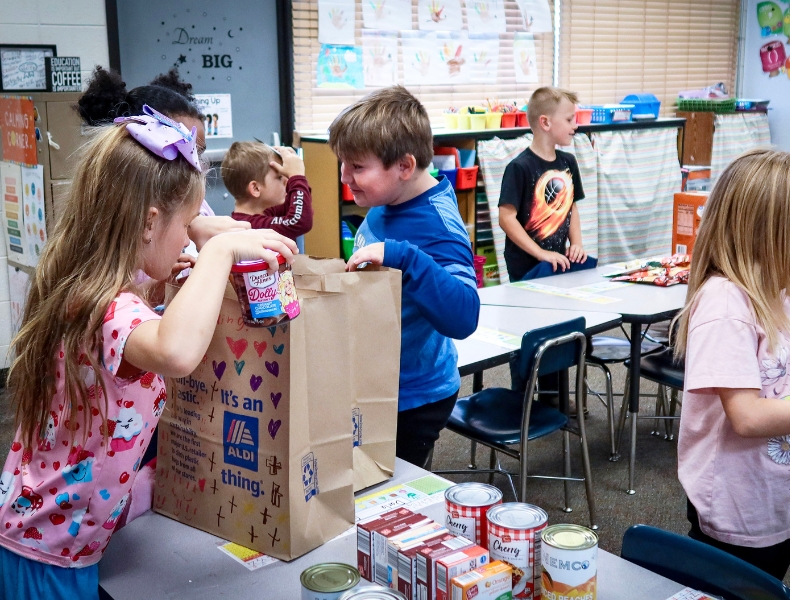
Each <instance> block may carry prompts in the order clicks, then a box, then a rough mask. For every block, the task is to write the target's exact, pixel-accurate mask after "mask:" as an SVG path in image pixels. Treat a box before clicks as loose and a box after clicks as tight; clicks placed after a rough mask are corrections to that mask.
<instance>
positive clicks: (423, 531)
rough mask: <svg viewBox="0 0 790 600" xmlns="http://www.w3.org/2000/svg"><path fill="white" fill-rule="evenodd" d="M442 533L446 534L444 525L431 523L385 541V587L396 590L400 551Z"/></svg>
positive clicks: (418, 544)
mask: <svg viewBox="0 0 790 600" xmlns="http://www.w3.org/2000/svg"><path fill="white" fill-rule="evenodd" d="M444 533H448V531H447V528H446V527H445V526H444V525H442V524H441V523H436V522H435V521H431V522H430V523H428V524H426V525H424V526H422V527H420V528H417V529H414V530H412V531H409V532H406V533H401V534H400V535H398V536H395V537H394V538H390V539H389V540H387V585H388V586H389V587H391V588H394V589H398V565H399V563H398V554H399V553H400V552H401V550H404V549H407V548H412V547H414V546H420V545H421V544H422V542H423V540H428V539H430V538H432V537H435V536H437V535H442V534H444Z"/></svg>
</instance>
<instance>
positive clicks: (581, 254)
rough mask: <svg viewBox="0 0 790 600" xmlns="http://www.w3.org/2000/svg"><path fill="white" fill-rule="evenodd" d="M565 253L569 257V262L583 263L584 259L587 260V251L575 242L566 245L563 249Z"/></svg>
mask: <svg viewBox="0 0 790 600" xmlns="http://www.w3.org/2000/svg"><path fill="white" fill-rule="evenodd" d="M565 255H566V256H567V257H568V258H569V259H570V261H571V262H575V263H583V262H584V261H585V260H587V253H586V252H585V251H584V248H582V247H581V246H578V245H575V244H571V245H570V246H568V249H567V250H566V251H565Z"/></svg>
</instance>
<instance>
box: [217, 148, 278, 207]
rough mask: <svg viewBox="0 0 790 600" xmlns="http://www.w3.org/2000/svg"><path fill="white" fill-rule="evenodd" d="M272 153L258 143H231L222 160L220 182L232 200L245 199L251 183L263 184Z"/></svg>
mask: <svg viewBox="0 0 790 600" xmlns="http://www.w3.org/2000/svg"><path fill="white" fill-rule="evenodd" d="M274 158H275V156H274V153H273V152H272V151H271V150H269V149H268V148H267V147H266V146H265V145H263V144H261V143H260V142H233V144H231V146H230V148H229V149H228V153H227V154H226V155H225V158H224V159H222V182H223V183H224V184H225V187H226V188H228V191H229V192H230V194H231V196H233V197H234V198H246V197H247V186H248V185H249V184H250V182H251V181H259V182H263V180H264V178H265V177H266V173H268V172H269V168H270V167H269V163H270V162H271V161H272V160H274Z"/></svg>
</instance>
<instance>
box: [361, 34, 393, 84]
mask: <svg viewBox="0 0 790 600" xmlns="http://www.w3.org/2000/svg"><path fill="white" fill-rule="evenodd" d="M362 52H363V56H364V60H363V64H364V67H365V86H366V87H386V86H390V85H395V84H396V83H397V78H398V32H397V31H373V30H362Z"/></svg>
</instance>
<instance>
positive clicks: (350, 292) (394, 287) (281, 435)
mask: <svg viewBox="0 0 790 600" xmlns="http://www.w3.org/2000/svg"><path fill="white" fill-rule="evenodd" d="M337 262H339V263H341V264H342V261H322V260H315V259H310V258H309V257H300V258H299V260H298V262H297V263H295V265H294V272H295V273H297V274H296V275H295V277H294V279H295V283H296V288H297V293H298V297H299V302H300V305H301V314H300V315H299V316H298V317H296V318H295V319H294V320H292V321H290V322H286V323H281V324H278V325H276V326H272V327H248V326H246V325H245V324H244V322H243V319H242V315H241V307H240V305H239V300H238V297H237V295H236V293H235V291H234V290H233V288H232V286H230V284H229V285H228V286H227V288H226V291H225V296H224V299H223V301H222V307H221V310H220V315H219V318H218V323H217V326H216V329H215V331H214V336H213V338H212V340H211V343H210V345H209V348H208V350H207V352H206V354H205V356H204V357H203V360H202V361H201V363H200V364H199V365H198V367H197V368H196V369H195V371H194V372H193V373H192V374H190V375H189V376H187V377H183V378H179V379H171V380H170V381H168V402H167V406H166V407H164V412H163V414H162V417H161V426H160V427H159V454H158V461H157V480H156V485H157V487H156V490H155V493H154V505H153V507H154V510H156V511H157V512H160V513H161V514H164V515H166V516H169V517H171V518H173V519H176V520H178V521H180V522H182V523H185V524H187V525H191V526H193V527H197V528H199V529H202V530H204V531H208V532H209V533H213V534H214V535H217V536H219V537H221V538H223V539H227V540H230V541H233V542H236V543H237V544H240V545H242V546H245V547H247V548H252V549H254V550H258V551H260V552H264V553H266V554H269V555H271V556H274V557H276V558H280V559H283V560H291V559H294V558H297V557H299V556H301V555H303V554H305V553H306V552H309V551H310V550H312V549H314V548H316V547H318V546H320V545H321V544H323V543H324V542H327V541H329V540H330V539H332V538H333V537H335V536H337V535H338V534H340V533H342V532H343V531H346V530H347V529H348V528H349V527H351V526H353V524H354V496H353V492H354V454H355V452H357V453H359V452H360V449H359V448H356V449H355V448H354V434H353V418H352V415H353V409H354V407H355V406H357V407H358V406H359V405H360V403H359V402H357V400H356V399H357V398H358V394H359V390H360V389H370V388H369V386H368V379H369V378H370V375H369V374H367V373H362V367H366V366H367V365H366V364H363V365H359V366H354V365H353V362H354V361H355V360H358V351H359V347H358V346H359V344H358V343H357V342H356V341H355V338H356V336H358V335H360V330H359V328H360V327H362V324H361V323H359V322H356V321H355V319H357V318H361V320H362V322H363V323H364V324H365V325H366V326H367V327H369V326H370V323H371V322H375V323H377V330H376V335H377V336H378V334H379V333H382V334H383V335H384V337H385V338H386V341H382V340H381V339H379V338H378V337H376V336H370V332H369V331H368V332H367V333H366V335H368V337H376V339H377V342H378V343H380V344H382V346H383V348H382V349H381V350H380V351H379V352H378V353H377V355H376V369H370V371H373V372H378V371H379V367H380V366H381V365H383V367H381V370H382V371H383V372H385V373H386V376H385V377H384V380H385V381H386V382H387V383H386V384H381V382H379V383H378V384H377V385H379V387H378V388H377V389H378V390H379V391H380V392H381V393H382V394H383V396H385V397H387V398H389V397H391V399H389V400H386V401H384V402H383V406H384V407H385V410H384V412H382V413H377V412H376V410H375V407H374V406H371V405H369V404H368V405H366V406H365V408H366V410H368V411H369V414H370V418H369V420H370V421H372V422H374V423H375V422H376V420H377V418H378V417H381V418H384V417H385V416H386V414H387V411H388V410H390V409H391V410H392V411H393V414H396V413H397V373H398V364H399V360H400V351H399V348H400V330H399V327H398V326H397V325H399V323H400V273H399V272H398V271H390V270H384V271H378V272H373V273H370V274H358V273H346V274H341V273H337V272H335V271H336V270H337V268H338V267H339V265H337V264H336V263H337ZM300 270H301V271H302V272H304V273H305V275H304V276H300V275H299V272H300ZM347 275H350V276H351V277H346V276H347ZM176 291H177V287H175V286H171V288H170V289H169V290H168V293H169V294H171V295H172V294H174V293H175V292H176ZM168 310H169V309H168ZM377 315H378V316H380V317H381V318H382V320H383V322H384V323H385V326H384V329H383V331H382V332H379V330H378V323H379V320H378V316H377ZM390 342H391V343H392V344H394V345H395V347H394V349H393V347H392V346H391V344H390ZM393 373H394V375H393ZM382 385H383V386H384V387H382ZM376 397H377V398H378V399H382V395H377V396H376ZM162 404H164V399H163V400H162ZM382 415H383V416H382ZM395 423H396V419H395V417H393V418H392V419H391V420H388V421H386V423H385V427H384V430H386V431H387V433H386V434H382V438H387V440H389V438H391V452H392V462H393V463H394V458H395V454H394V445H395V442H394V440H395V427H396V425H395ZM379 431H380V432H381V431H382V430H381V429H380V430H379ZM385 445H387V447H389V441H387V444H385ZM374 446H375V444H374ZM387 452H388V450H387ZM364 467H365V464H364V463H363V464H361V468H362V469H364ZM366 473H367V474H368V475H370V476H372V477H373V478H374V479H375V478H379V479H381V478H386V473H382V471H381V469H379V468H378V467H377V468H376V469H375V470H370V469H368V470H366Z"/></svg>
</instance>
